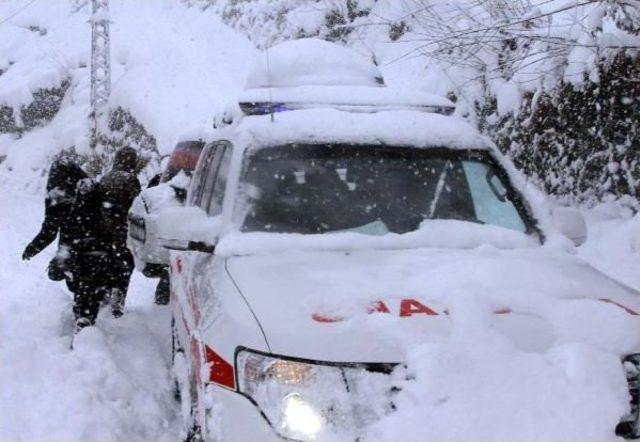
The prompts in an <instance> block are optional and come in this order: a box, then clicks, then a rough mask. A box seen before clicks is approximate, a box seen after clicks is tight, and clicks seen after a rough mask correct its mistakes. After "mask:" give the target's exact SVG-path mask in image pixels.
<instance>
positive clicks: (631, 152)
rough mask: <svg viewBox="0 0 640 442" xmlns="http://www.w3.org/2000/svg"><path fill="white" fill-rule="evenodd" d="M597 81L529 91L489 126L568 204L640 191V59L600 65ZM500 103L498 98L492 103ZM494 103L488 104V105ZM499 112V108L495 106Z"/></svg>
mask: <svg viewBox="0 0 640 442" xmlns="http://www.w3.org/2000/svg"><path fill="white" fill-rule="evenodd" d="M595 72H596V73H597V79H598V80H597V81H593V80H590V79H589V78H588V77H587V76H586V75H585V78H584V81H583V83H582V84H580V85H576V84H573V83H572V82H568V81H562V82H561V83H560V84H559V85H558V86H557V87H555V88H553V89H551V90H549V91H545V90H540V91H536V92H535V93H534V92H529V93H527V94H526V96H525V99H524V100H523V102H522V106H521V107H520V109H519V112H516V113H507V114H505V115H502V116H500V117H498V119H497V120H494V122H493V123H492V124H487V127H486V129H487V130H488V132H489V133H490V134H492V136H493V137H494V138H495V139H496V141H497V142H498V145H499V147H500V148H501V149H502V150H503V152H505V153H506V154H508V155H509V156H510V157H511V158H512V159H513V160H514V162H515V163H516V164H517V165H518V167H519V168H520V169H522V170H523V171H524V172H525V173H526V174H527V175H528V176H530V177H532V178H533V179H534V180H535V181H536V182H537V183H538V184H539V185H540V186H541V187H542V188H544V189H545V190H546V191H547V192H548V193H549V194H551V195H555V196H558V197H561V198H564V199H568V200H569V202H576V200H577V202H587V203H591V204H593V203H596V202H597V201H603V200H607V199H609V198H611V197H614V198H621V197H623V196H625V195H627V196H631V197H634V198H636V199H637V198H638V197H639V196H640V84H638V81H637V80H636V79H637V78H640V57H638V56H635V57H628V56H626V55H625V54H624V53H620V54H618V55H617V56H615V57H614V59H613V60H612V61H602V62H601V63H598V65H597V68H596V71H595ZM492 103H493V105H494V106H495V101H493V102H492ZM490 105H491V104H490ZM494 110H495V109H494Z"/></svg>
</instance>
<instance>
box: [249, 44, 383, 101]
mask: <svg viewBox="0 0 640 442" xmlns="http://www.w3.org/2000/svg"><path fill="white" fill-rule="evenodd" d="M381 79H382V74H381V73H380V71H379V70H378V68H376V66H375V65H374V64H373V63H372V62H371V61H369V60H367V59H366V58H364V57H362V56H361V55H360V54H358V53H357V52H354V51H352V50H350V49H348V48H346V47H344V46H341V45H338V44H336V43H331V42H328V41H324V40H320V39H315V38H301V39H298V40H292V41H286V42H284V43H281V44H278V45H276V46H274V47H272V48H269V49H268V52H267V51H264V52H263V53H262V54H260V55H259V56H258V58H257V60H256V62H255V64H254V66H253V69H252V70H251V72H250V74H249V77H248V79H247V89H253V88H262V87H270V86H271V87H287V86H301V85H316V86H321V85H324V86H328V85H343V86H356V85H358V86H377V85H380V82H381Z"/></svg>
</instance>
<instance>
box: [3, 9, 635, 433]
mask: <svg viewBox="0 0 640 442" xmlns="http://www.w3.org/2000/svg"><path fill="white" fill-rule="evenodd" d="M39 3H40V4H39V5H38V8H36V9H35V10H31V9H30V8H27V9H25V11H24V12H21V13H20V14H18V15H17V16H16V17H15V18H14V19H12V20H11V22H10V25H11V26H13V25H15V26H21V27H22V28H23V29H22V30H21V31H20V32H19V33H18V34H13V33H10V32H8V29H9V27H8V26H6V25H3V26H2V30H1V32H0V40H2V41H3V42H4V43H2V44H3V48H2V49H3V51H5V50H6V51H7V52H6V53H9V54H11V53H12V52H11V51H14V50H15V51H18V50H20V49H23V48H24V47H23V46H21V45H23V44H28V41H27V40H30V39H35V41H37V42H40V40H38V39H39V38H41V37H43V36H40V37H38V35H37V34H36V33H34V32H33V31H27V30H25V29H24V28H25V27H27V26H31V25H42V27H44V28H46V29H47V34H46V36H44V39H43V41H44V43H43V45H42V48H44V49H43V50H42V51H34V52H33V53H29V54H28V56H27V57H25V58H23V59H21V63H24V64H23V65H22V64H19V63H16V65H14V66H12V69H14V71H13V72H14V73H12V74H10V75H9V72H11V71H8V72H7V73H6V74H4V75H3V76H2V83H0V86H2V92H3V93H5V91H6V93H7V96H6V97H8V101H11V102H13V103H18V102H21V101H24V100H28V96H29V94H28V92H30V91H32V90H33V89H35V88H38V87H43V86H46V85H49V84H50V82H51V81H52V80H55V79H56V78H59V75H62V74H64V73H65V72H71V73H72V79H73V81H74V84H73V86H72V90H71V93H70V94H69V95H68V96H67V97H66V98H65V102H64V103H63V108H62V111H61V112H60V114H59V115H58V116H57V117H56V118H55V119H54V121H53V122H52V123H51V124H50V125H47V126H46V127H44V128H38V129H35V130H33V131H32V132H30V133H28V134H26V135H25V136H24V137H23V138H21V139H20V140H15V139H13V138H11V137H10V136H7V135H4V136H2V137H0V154H6V155H7V160H5V162H4V163H3V164H2V166H1V168H0V169H1V170H0V185H1V186H2V188H1V189H0V245H1V246H2V247H1V251H0V287H2V288H1V296H0V338H1V339H2V345H0V355H1V359H0V392H1V393H0V394H1V398H2V399H1V402H0V439H1V440H3V441H4V440H7V441H14V440H16V441H17V440H25V441H41V440H47V441H49V440H54V441H57V440H60V441H77V440H90V441H94V440H99V441H103V440H104V441H110V440H114V441H115V440H117V441H120V440H131V441H137V440H159V441H163V440H167V441H170V440H171V441H174V440H176V439H177V438H178V437H179V432H180V425H179V416H178V414H179V409H180V407H179V405H178V404H177V403H176V402H175V400H174V398H173V391H172V387H173V386H172V382H171V378H170V373H169V359H170V335H169V321H170V318H169V312H168V308H166V307H157V306H155V305H154V304H153V289H154V284H155V280H148V279H145V278H143V277H142V276H141V275H140V274H139V273H135V274H134V277H133V281H132V285H131V289H130V294H129V299H128V303H127V308H126V312H125V315H124V316H123V317H122V318H120V319H118V320H115V319H113V318H111V317H110V316H109V314H108V313H107V312H105V313H107V314H102V315H101V316H100V317H99V320H98V324H97V327H95V328H92V329H87V330H84V331H83V332H82V333H81V334H80V335H79V336H78V337H77V339H76V341H75V350H74V351H70V350H69V342H70V338H69V331H70V330H69V329H70V327H69V318H70V311H71V299H70V296H69V293H68V291H67V290H66V288H65V287H64V285H63V284H61V283H54V282H51V281H49V280H48V279H47V277H46V265H47V263H48V261H49V259H50V258H51V257H52V255H53V253H54V247H53V246H52V247H50V248H49V249H47V250H46V251H45V252H43V253H42V254H41V255H39V256H37V257H36V258H34V259H33V260H32V261H31V262H27V263H25V262H22V261H21V259H20V255H21V253H22V249H23V248H24V246H25V245H26V243H27V242H28V241H29V240H30V239H31V238H32V237H33V235H34V234H35V233H36V232H37V230H38V228H39V224H40V222H41V217H42V207H43V203H42V200H43V195H42V191H41V189H42V183H43V182H44V178H45V177H44V176H43V175H39V174H38V173H39V172H40V171H41V166H42V164H45V163H46V161H47V160H48V158H49V157H50V155H51V154H52V153H53V152H55V151H57V150H59V149H60V148H63V147H66V146H68V145H69V144H77V145H79V146H82V145H83V144H84V145H86V141H87V140H86V134H87V121H86V116H87V112H88V107H87V103H88V82H87V79H88V69H87V67H86V63H87V61H88V41H89V40H88V26H87V25H86V19H87V18H88V15H87V11H86V8H85V11H84V12H81V13H79V14H77V15H75V16H74V15H69V14H70V10H69V6H68V5H70V3H69V2H62V1H49V0H47V1H43V0H41V1H40V2H39ZM61 4H64V5H66V6H65V7H64V8H62V7H60V5H61ZM111 4H112V16H113V17H114V24H113V28H112V32H113V38H114V44H113V47H112V51H113V52H112V55H113V60H114V94H113V104H114V105H123V106H127V107H130V108H131V109H132V110H133V111H134V113H135V114H136V116H138V117H139V118H140V119H141V121H142V122H143V123H144V124H145V126H148V127H149V128H151V129H152V130H153V131H154V133H156V134H157V136H158V141H159V143H160V147H161V150H163V151H164V152H168V151H169V150H170V149H171V147H172V144H173V143H174V142H175V141H176V139H177V138H178V137H180V136H181V134H182V133H184V132H187V131H190V130H193V129H197V130H200V129H201V128H202V127H205V126H210V123H211V119H212V117H213V114H214V113H215V110H216V109H215V108H217V107H218V106H222V107H224V106H225V105H226V104H227V102H228V100H229V99H230V98H232V97H234V96H235V95H234V94H236V93H237V92H239V90H240V88H241V87H242V85H243V84H244V76H245V74H246V72H245V68H247V67H249V65H250V64H251V61H250V58H251V57H252V56H253V55H254V54H255V51H254V49H253V48H251V47H250V45H249V44H248V42H247V41H246V40H245V39H243V38H241V37H239V36H238V35H237V34H236V33H234V32H232V31H230V30H229V29H227V28H226V27H224V26H221V25H220V22H219V20H218V19H217V18H216V17H215V16H214V15H213V14H212V13H208V12H207V13H202V12H201V11H199V10H196V9H193V10H187V9H185V8H184V7H182V6H179V5H178V4H177V2H174V1H169V0H158V1H156V2H153V3H152V2H131V1H126V0H114V1H112V2H111ZM19 5H22V3H19V2H9V1H7V2H3V3H2V8H4V9H3V10H2V11H3V12H2V15H3V16H8V15H9V13H12V12H13V11H14V10H17V8H18V7H20V6H19ZM133 5H135V6H133ZM8 34H11V37H10V38H12V39H14V40H11V44H8V43H6V41H7V40H5V38H8V37H7V35H8ZM77 35H85V36H86V37H87V38H84V39H83V38H79V37H78V36H77ZM129 35H135V36H136V38H135V39H129V38H128V36H129ZM177 36H179V38H177ZM125 41H126V45H124V46H123V45H122V42H125ZM49 49H50V50H49ZM4 53H5V52H3V54H4ZM0 61H2V62H3V63H4V61H3V60H1V59H0ZM33 69H37V70H38V72H39V73H41V74H42V75H36V76H34V77H32V78H31V77H30V83H28V84H25V83H24V82H23V80H24V78H23V77H24V75H23V74H24V73H25V72H29V71H31V70H33ZM60 69H62V70H60ZM385 73H386V72H385ZM14 74H15V75H14ZM396 74H397V76H398V78H400V77H402V75H403V74H406V73H403V72H396ZM7 75H9V76H8V77H7ZM405 77H406V75H405ZM178 78H180V79H182V80H181V81H177V79H178ZM403 78H404V77H403ZM397 80H398V79H397ZM397 82H399V83H402V81H399V80H398V81H397ZM507 92H508V91H505V95H506V96H509V94H508V93H507ZM0 98H1V97H0ZM212 103H215V105H214V104H212ZM286 118H287V117H285V119H286ZM443 118H444V117H443ZM325 123H326V122H325ZM267 129H268V128H267ZM51 140H53V142H51ZM25 152H28V154H25ZM588 220H589V228H590V234H591V235H592V236H591V238H590V239H589V240H588V242H587V243H586V244H585V245H584V246H582V247H581V248H580V249H579V254H580V255H581V256H582V257H583V258H584V259H586V260H588V261H590V262H591V263H592V264H594V265H595V266H596V267H598V268H600V269H601V270H603V271H604V272H606V273H608V274H609V275H611V276H612V277H614V278H616V279H619V280H620V281H622V282H624V283H626V284H628V285H630V286H632V287H634V288H636V289H639V290H640V276H638V275H640V215H636V217H635V218H630V217H629V216H628V215H625V214H624V213H620V212H618V211H616V210H607V209H605V208H601V209H600V210H596V211H593V212H589V213H588ZM471 307H473V306H471ZM378 319H379V318H378ZM474 324H475V323H471V324H470V325H469V326H465V327H462V332H461V333H459V334H458V335H456V336H453V337H452V339H451V340H450V341H447V342H446V343H445V344H446V345H440V346H437V345H432V344H425V345H424V346H421V347H416V348H414V349H413V351H412V354H413V359H412V360H411V361H409V362H410V363H411V365H412V367H413V369H414V370H419V371H420V372H421V373H423V374H425V375H426V376H425V377H426V378H427V379H438V378H442V377H444V376H448V378H447V379H449V381H450V382H448V383H442V384H441V385H429V384H428V383H422V384H418V385H417V387H416V388H414V389H413V390H412V389H411V388H407V391H410V392H411V391H412V393H410V394H409V395H405V396H404V397H403V403H402V404H400V405H401V409H402V411H403V412H402V413H400V414H397V415H395V416H394V415H392V416H391V417H390V418H389V419H388V420H386V421H385V422H384V423H383V424H381V425H382V426H381V427H379V428H377V429H375V430H374V431H377V433H374V434H377V436H379V437H388V438H389V439H392V440H393V439H396V440H397V439H398V438H399V437H402V436H407V438H408V439H411V437H410V436H408V435H407V434H406V432H407V431H410V430H411V431H413V432H414V433H413V434H416V433H418V432H420V433H421V430H423V428H421V427H420V425H422V424H423V422H424V419H425V416H429V417H430V420H431V421H432V422H434V423H437V425H440V426H437V425H436V424H434V426H433V427H432V428H431V430H430V431H431V434H432V435H434V436H435V437H438V436H443V435H448V437H453V438H455V437H456V436H458V437H459V438H464V436H465V435H468V434H469V433H468V432H469V431H473V430H474V428H473V425H472V423H473V420H469V421H465V422H461V423H460V425H459V428H458V430H459V431H460V433H450V432H447V430H448V428H447V427H446V424H447V423H450V421H449V420H448V418H450V417H451V416H452V415H454V414H455V413H458V412H459V410H460V409H461V408H460V407H462V409H463V408H464V407H472V408H473V410H471V409H469V408H467V410H468V411H469V413H471V411H473V412H476V413H478V414H475V415H473V416H474V418H475V419H477V420H481V419H485V420H486V419H490V418H491V419H505V413H506V412H507V411H508V410H511V409H513V408H514V407H516V405H517V403H516V399H518V398H517V397H516V395H513V394H511V393H512V392H511V391H508V390H507V388H509V386H519V387H522V385H523V383H522V382H521V379H520V378H519V377H520V376H523V375H527V376H529V375H530V376H531V377H536V376H537V377H538V379H541V377H540V373H541V372H542V373H544V375H545V376H546V380H547V381H548V382H549V383H550V385H551V386H552V387H553V386H555V387H557V388H556V391H557V392H558V393H559V394H566V395H570V394H571V393H572V390H571V389H570V388H567V387H568V386H569V387H570V386H572V385H578V386H583V385H589V384H591V385H592V389H591V390H590V391H589V392H587V394H589V395H591V397H593V398H597V399H599V400H601V401H602V403H608V404H614V405H615V407H616V408H612V409H606V410H603V413H602V415H598V416H597V417H598V418H599V419H598V424H599V425H600V424H601V423H602V422H606V423H608V422H609V421H613V420H615V418H616V416H614V415H613V414H612V413H618V412H619V407H620V406H621V404H622V401H624V398H623V397H622V396H621V395H620V394H619V392H620V390H621V384H620V382H619V381H620V379H621V374H620V372H619V371H617V370H618V369H619V367H617V366H615V367H614V366H613V365H612V363H611V361H612V359H611V357H602V358H601V357H600V356H599V355H598V354H597V352H595V351H594V349H593V347H585V346H573V347H564V348H562V349H560V350H556V351H555V352H551V353H549V354H547V355H545V356H544V357H537V358H532V357H528V356H527V355H525V354H523V353H518V352H515V351H512V349H510V348H506V349H505V348H504V347H503V344H502V341H501V339H500V337H498V336H496V335H495V334H493V333H490V332H488V331H487V330H480V331H484V332H486V334H484V335H482V334H480V335H474V334H473V333H474V329H473V326H474ZM475 325H477V324H475ZM471 337H473V338H474V339H470V338H471ZM478 338H481V339H484V341H482V342H483V344H482V345H480V346H477V347H475V346H476V344H477V343H478ZM469 350H473V351H474V352H473V354H471V356H472V358H471V359H467V362H469V361H472V362H473V364H474V365H473V367H472V368H473V370H472V371H471V372H456V371H455V368H457V367H459V365H458V363H459V361H460V360H462V359H464V358H465V357H466V358H468V357H469V354H468V351H469ZM609 356H610V355H609ZM545 358H546V359H545ZM499 361H502V362H505V365H504V367H503V369H502V370H496V364H497V362H499ZM586 361H589V362H592V363H594V365H592V366H591V368H590V369H589V370H586V371H581V370H580V368H581V367H584V366H585V365H587V364H586ZM523 368H526V370H524V371H522V369H523ZM487 372H489V374H487ZM554 375H555V376H566V377H567V378H568V379H569V382H563V381H566V380H567V379H563V380H562V381H560V380H557V379H555V378H554ZM603 375H604V376H607V378H603V377H602V376H603ZM609 376H611V378H612V379H614V380H613V381H612V382H614V383H615V385H614V388H613V389H612V388H608V387H609V385H607V382H608V381H607V379H608V377H609ZM592 379H593V380H597V382H595V381H594V382H590V381H591V380H592ZM478 386H481V387H482V388H479V389H478V390H477V394H476V395H475V396H474V401H472V402H468V403H467V402H465V401H464V400H463V399H464V393H468V392H469V390H470V389H473V388H477V387H478ZM500 386H501V387H500ZM532 387H533V386H532ZM496 388H501V390H500V392H502V393H504V396H503V397H504V398H507V399H509V400H510V401H512V402H508V401H507V403H505V404H502V405H501V406H500V407H492V405H493V404H494V401H493V400H494V398H495V396H494V393H495V391H496ZM421 389H423V390H421ZM434 391H435V392H437V394H435V395H434V394H433V392H434ZM411 394H414V395H415V398H417V400H416V401H412V397H411ZM519 394H522V395H527V394H530V395H532V398H533V399H532V400H535V403H536V404H543V403H544V401H545V400H547V397H546V396H545V395H544V394H542V393H541V392H540V391H537V390H535V389H532V390H527V389H525V390H522V391H520V392H519ZM423 397H429V399H428V400H422V398H423ZM447 397H453V400H451V401H450V402H449V403H448V404H447V405H446V406H445V407H440V405H441V404H443V402H441V401H442V400H443V398H447ZM582 397H585V396H584V395H583V396H582ZM459 398H463V399H462V400H461V399H459ZM621 398H622V399H621ZM565 403H567V402H565ZM579 405H580V404H574V406H575V407H578V406H579ZM539 411H540V412H539V414H536V415H533V417H534V418H536V419H535V420H531V416H532V415H521V416H519V419H520V420H518V419H516V420H514V421H512V422H508V421H501V422H502V423H503V424H504V425H502V426H496V427H495V429H494V431H493V432H491V431H490V430H491V429H486V430H487V431H485V432H484V433H483V436H484V437H485V438H486V439H487V440H489V439H493V440H495V439H498V440H507V439H508V438H510V437H512V436H514V434H513V433H512V432H511V431H508V430H512V429H513V426H512V425H510V424H513V425H520V429H521V430H522V431H523V432H525V431H526V432H527V436H529V437H531V438H538V439H560V440H564V439H567V438H568V437H572V438H575V437H579V436H584V437H585V438H589V437H592V438H597V437H599V436H601V435H602V434H605V433H607V434H608V430H607V428H608V427H607V428H603V427H602V426H597V427H596V426H591V427H589V428H585V431H586V433H584V434H583V433H576V432H575V431H577V430H579V429H580V428H579V426H578V424H577V423H576V422H573V421H570V420H569V419H570V418H571V417H572V414H571V413H568V414H566V415H558V414H557V413H553V412H552V411H551V410H550V409H548V408H544V407H543V408H541V409H540V410H539ZM583 411H584V413H583V414H582V415H581V416H582V418H584V419H585V420H584V423H586V424H588V423H589V417H593V416H595V415H596V414H598V412H599V408H598V403H595V404H590V407H589V408H587V409H585V410H583ZM585 413H586V414H585ZM588 413H592V414H591V416H588V415H587V414H588ZM585 416H586V417H585ZM439 418H440V419H439ZM406 422H414V423H415V424H416V426H414V427H409V426H404V425H405V423H406ZM541 422H544V423H545V424H546V425H541ZM579 424H580V425H582V423H579ZM554 425H555V427H554ZM556 428H563V429H564V430H566V431H565V432H564V433H562V434H560V433H558V432H557V431H554V429H556ZM400 430H402V431H404V432H405V433H401V434H397V433H395V431H400ZM572 431H573V432H572ZM421 434H422V433H421ZM612 438H613V436H612Z"/></svg>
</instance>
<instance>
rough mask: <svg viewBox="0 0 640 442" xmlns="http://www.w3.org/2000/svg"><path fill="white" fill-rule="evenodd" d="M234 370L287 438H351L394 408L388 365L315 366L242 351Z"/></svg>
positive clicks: (249, 394)
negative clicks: (329, 436)
mask: <svg viewBox="0 0 640 442" xmlns="http://www.w3.org/2000/svg"><path fill="white" fill-rule="evenodd" d="M236 367H237V370H238V391H239V392H240V393H242V394H244V395H245V396H247V397H249V398H250V399H251V400H252V401H253V402H254V404H255V405H256V406H257V407H258V408H259V409H260V411H261V412H262V414H263V416H264V417H265V418H266V419H267V420H268V421H269V424H270V425H271V426H272V427H273V429H274V430H275V431H276V432H277V433H278V434H279V435H281V436H283V437H286V438H291V439H296V440H302V441H309V440H316V439H318V438H322V439H324V438H325V436H328V435H332V436H338V437H345V438H351V439H353V438H355V437H357V436H358V431H359V430H361V429H362V428H363V427H364V426H366V425H367V424H369V423H371V422H373V421H375V420H377V419H378V418H379V417H380V416H381V415H383V414H385V413H386V412H388V411H389V409H390V407H392V405H391V399H390V394H391V391H392V389H391V388H390V384H389V382H390V380H389V376H387V375H388V373H389V372H390V371H391V370H392V368H393V365H392V364H336V363H329V362H315V361H306V360H300V359H294V358H287V357H282V356H276V355H271V354H267V353H262V352H257V351H253V350H248V349H242V350H240V351H238V352H237V355H236Z"/></svg>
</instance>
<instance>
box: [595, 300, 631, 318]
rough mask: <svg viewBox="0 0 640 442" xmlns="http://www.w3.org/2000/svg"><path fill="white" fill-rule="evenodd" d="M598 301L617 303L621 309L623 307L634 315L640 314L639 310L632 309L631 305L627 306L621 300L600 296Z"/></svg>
mask: <svg viewBox="0 0 640 442" xmlns="http://www.w3.org/2000/svg"><path fill="white" fill-rule="evenodd" d="M598 301H602V302H606V303H608V304H613V305H617V306H618V307H620V308H621V309H623V310H624V311H626V312H627V313H629V314H630V315H633V316H638V315H640V313H638V312H637V311H635V310H632V309H630V308H629V307H627V306H626V305H622V304H620V303H619V302H616V301H614V300H612V299H609V298H600V299H598Z"/></svg>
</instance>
